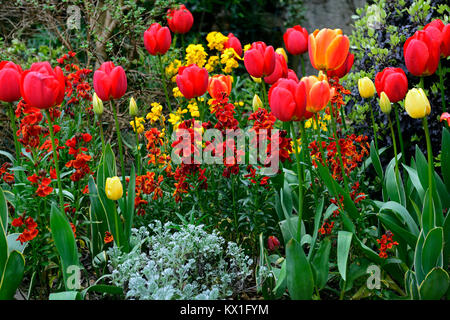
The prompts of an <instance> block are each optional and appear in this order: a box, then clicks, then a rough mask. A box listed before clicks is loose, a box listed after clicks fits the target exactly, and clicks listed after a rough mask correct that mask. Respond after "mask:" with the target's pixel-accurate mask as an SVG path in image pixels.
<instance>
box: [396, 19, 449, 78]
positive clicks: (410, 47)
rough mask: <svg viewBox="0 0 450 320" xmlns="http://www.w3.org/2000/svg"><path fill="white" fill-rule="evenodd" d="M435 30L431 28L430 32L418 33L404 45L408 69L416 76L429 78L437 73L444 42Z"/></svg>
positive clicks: (421, 31) (420, 31) (422, 31)
mask: <svg viewBox="0 0 450 320" xmlns="http://www.w3.org/2000/svg"><path fill="white" fill-rule="evenodd" d="M433 29H434V30H433ZM435 30H437V29H436V28H434V27H430V28H429V30H428V31H426V30H419V31H416V33H414V35H413V36H412V37H409V38H408V39H407V40H406V42H405V44H404V45H403V55H404V57H405V64H406V68H408V70H409V72H410V73H411V74H412V75H414V76H418V77H421V76H429V75H432V74H433V73H435V72H436V69H437V67H438V65H439V58H440V46H441V42H442V41H440V40H439V39H440V38H439V37H438V36H437V35H436V33H435V32H434V31H435ZM441 38H442V37H441ZM441 40H442V39H441Z"/></svg>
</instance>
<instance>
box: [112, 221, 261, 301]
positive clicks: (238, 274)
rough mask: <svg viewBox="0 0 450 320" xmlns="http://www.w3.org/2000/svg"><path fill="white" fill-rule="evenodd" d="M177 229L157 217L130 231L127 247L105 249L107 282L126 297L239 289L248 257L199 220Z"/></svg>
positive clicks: (206, 296) (217, 294)
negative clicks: (124, 249)
mask: <svg viewBox="0 0 450 320" xmlns="http://www.w3.org/2000/svg"><path fill="white" fill-rule="evenodd" d="M177 229H178V230H175V229H174V228H173V227H171V225H170V224H169V223H168V224H165V225H164V226H162V225H161V222H159V221H157V222H155V223H154V224H150V225H149V229H147V228H145V227H141V228H140V229H139V230H137V229H133V230H132V236H131V243H132V247H133V250H131V252H129V253H124V252H121V251H120V250H119V249H118V248H117V247H114V248H111V249H109V251H108V255H109V257H110V261H109V266H110V268H111V269H112V283H113V284H114V285H116V286H121V287H123V288H124V292H125V294H126V298H127V299H139V300H185V299H186V300H211V299H224V298H227V297H230V296H232V295H233V294H234V293H238V292H239V291H241V290H243V289H244V284H245V280H246V278H247V277H248V276H249V275H250V274H251V272H252V271H251V264H252V263H253V262H252V260H251V259H250V258H249V257H248V256H246V255H245V254H244V253H243V251H242V249H241V248H239V247H238V245H237V244H236V243H234V242H228V243H227V242H226V241H225V240H224V239H223V238H222V237H220V236H219V235H218V233H217V232H216V231H214V232H213V233H212V234H210V233H207V232H206V231H205V230H203V226H202V225H201V226H195V225H187V226H181V227H179V228H177ZM150 234H151V235H150Z"/></svg>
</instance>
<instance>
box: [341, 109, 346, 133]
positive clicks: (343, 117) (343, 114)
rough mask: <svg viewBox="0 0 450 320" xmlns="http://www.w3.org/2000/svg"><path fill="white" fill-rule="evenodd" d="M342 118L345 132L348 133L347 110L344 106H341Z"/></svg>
mask: <svg viewBox="0 0 450 320" xmlns="http://www.w3.org/2000/svg"><path fill="white" fill-rule="evenodd" d="M341 118H342V124H343V126H344V130H345V132H347V123H346V122H345V108H344V106H341Z"/></svg>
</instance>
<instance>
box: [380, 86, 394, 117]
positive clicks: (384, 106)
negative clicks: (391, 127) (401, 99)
mask: <svg viewBox="0 0 450 320" xmlns="http://www.w3.org/2000/svg"><path fill="white" fill-rule="evenodd" d="M379 103H380V109H381V111H382V112H383V113H385V114H389V113H391V101H389V97H388V96H387V94H386V93H384V91H383V92H382V93H381V94H380V100H379Z"/></svg>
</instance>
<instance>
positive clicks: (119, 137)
mask: <svg viewBox="0 0 450 320" xmlns="http://www.w3.org/2000/svg"><path fill="white" fill-rule="evenodd" d="M110 103H111V108H112V109H113V112H114V121H115V123H116V131H117V140H118V143H119V157H120V168H121V169H122V184H123V186H124V187H125V186H126V183H125V165H124V161H123V148H122V135H121V134H120V126H119V120H118V119H117V110H116V104H115V103H114V100H110ZM124 199H125V203H127V201H126V199H127V194H126V192H125V194H124Z"/></svg>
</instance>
